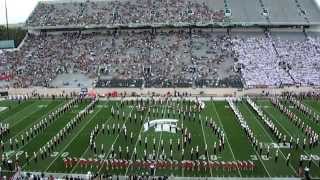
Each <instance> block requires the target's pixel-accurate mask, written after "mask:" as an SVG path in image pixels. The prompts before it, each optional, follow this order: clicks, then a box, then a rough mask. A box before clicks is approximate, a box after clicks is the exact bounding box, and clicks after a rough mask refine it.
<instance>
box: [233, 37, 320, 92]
mask: <svg viewBox="0 0 320 180" xmlns="http://www.w3.org/2000/svg"><path fill="white" fill-rule="evenodd" d="M267 36H269V35H267ZM233 43H234V44H233V45H234V46H233V48H234V50H235V51H236V54H237V55H236V57H238V59H239V64H240V66H241V74H242V77H243V79H244V80H245V83H246V86H249V87H250V86H284V85H294V84H295V85H301V86H306V85H309V86H313V85H315V86H319V85H320V74H319V72H320V71H319V70H320V62H319V61H318V59H319V56H320V40H319V38H311V37H309V38H307V39H306V40H304V41H295V40H283V39H274V38H271V37H262V38H261V37H259V38H248V39H238V38H235V39H234V40H233Z"/></svg>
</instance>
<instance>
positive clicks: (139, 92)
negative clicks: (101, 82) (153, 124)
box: [0, 87, 320, 97]
mask: <svg viewBox="0 0 320 180" xmlns="http://www.w3.org/2000/svg"><path fill="white" fill-rule="evenodd" d="M88 90H89V92H95V93H96V94H98V95H100V96H107V95H108V94H110V93H112V92H117V94H118V95H119V94H121V93H122V94H124V93H125V94H126V96H133V95H134V96H151V95H157V96H159V95H160V96H162V95H167V94H174V92H180V93H188V94H189V95H191V96H212V97H227V96H234V97H241V96H244V95H251V96H258V95H265V94H269V95H279V94H281V93H283V92H296V93H300V92H318V93H320V88H317V87H283V88H252V89H236V88H143V89H142V88H141V89H139V88H89V89H88ZM0 91H1V89H0ZM2 91H8V93H9V95H32V94H35V93H36V94H39V95H44V96H46V95H49V96H51V95H62V94H64V95H67V94H68V95H70V94H71V93H76V94H79V93H80V91H81V88H42V87H34V88H21V89H14V88H10V89H2Z"/></svg>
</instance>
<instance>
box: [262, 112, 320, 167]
mask: <svg viewBox="0 0 320 180" xmlns="http://www.w3.org/2000/svg"><path fill="white" fill-rule="evenodd" d="M266 113H267V114H269V115H270V116H271V118H272V119H274V120H275V121H277V124H279V125H280V126H281V128H282V129H283V130H284V131H285V132H286V133H287V135H290V136H292V134H291V133H290V132H289V131H288V130H287V129H286V128H285V127H283V126H282V124H281V123H280V122H279V121H278V120H277V119H276V118H274V116H273V115H272V114H271V113H268V112H266ZM286 119H287V118H286ZM288 121H289V120H288ZM292 137H293V136H292ZM301 150H302V151H303V152H304V153H305V154H306V155H308V156H310V155H309V154H308V153H307V152H306V151H305V150H303V149H301ZM311 161H312V162H313V163H314V164H315V165H316V166H318V164H317V162H314V160H312V158H311Z"/></svg>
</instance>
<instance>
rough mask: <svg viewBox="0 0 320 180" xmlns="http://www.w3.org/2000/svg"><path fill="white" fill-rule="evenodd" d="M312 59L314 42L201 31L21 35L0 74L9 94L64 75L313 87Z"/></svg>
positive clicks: (315, 68) (117, 81)
mask: <svg viewBox="0 0 320 180" xmlns="http://www.w3.org/2000/svg"><path fill="white" fill-rule="evenodd" d="M319 55H320V40H319V38H315V39H314V38H310V37H309V38H307V39H305V40H304V41H301V42H299V41H293V40H291V41H288V40H280V39H274V38H272V37H270V36H269V35H268V34H266V37H250V38H243V37H231V36H228V35H219V34H215V33H213V32H211V31H210V30H208V29H202V30H196V29H193V30H191V32H189V31H188V30H186V29H184V30H182V29H181V30H177V29H175V30H155V31H151V30H128V31H126V30H123V31H104V32H91V33H88V32H82V33H81V32H72V33H63V34H41V35H34V34H28V36H27V38H26V39H25V41H24V43H23V45H22V46H21V48H20V49H19V50H17V51H3V52H2V53H0V63H1V64H0V73H1V74H9V75H10V77H12V78H13V79H11V80H12V81H11V82H13V84H12V86H14V87H29V86H45V87H50V86H51V82H52V81H53V80H54V79H55V78H57V76H58V75H59V74H63V73H82V74H85V75H86V76H88V77H90V78H92V79H98V81H97V83H96V86H97V87H242V85H243V84H244V85H245V86H246V87H257V86H276V87H279V86H285V85H301V86H313V85H315V86H318V85H320V74H319V73H320V62H319V61H318V60H317V59H319ZM237 71H238V72H240V73H237Z"/></svg>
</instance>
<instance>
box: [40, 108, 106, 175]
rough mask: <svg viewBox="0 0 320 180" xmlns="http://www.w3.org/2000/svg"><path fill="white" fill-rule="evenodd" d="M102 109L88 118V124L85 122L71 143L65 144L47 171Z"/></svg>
mask: <svg viewBox="0 0 320 180" xmlns="http://www.w3.org/2000/svg"><path fill="white" fill-rule="evenodd" d="M100 111H101V109H99V110H98V111H97V112H95V113H94V115H93V116H92V117H91V118H90V119H88V120H87V122H86V124H84V125H83V126H82V128H81V129H80V130H79V131H77V133H76V134H75V135H74V136H73V138H72V139H71V140H70V141H69V143H68V144H66V145H65V146H64V148H63V149H62V150H61V151H60V153H59V154H58V155H57V156H56V158H55V159H54V160H53V161H52V162H51V163H50V164H49V166H48V167H47V168H46V170H45V172H47V171H48V170H49V168H50V167H51V166H52V164H53V163H54V162H55V161H56V160H57V159H58V158H59V157H60V156H59V155H60V154H61V153H63V152H64V151H65V150H66V149H67V148H68V147H69V146H70V144H71V143H72V142H73V141H74V140H75V139H76V138H77V137H78V136H79V134H80V133H81V132H82V131H83V129H84V128H86V127H87V126H88V124H89V123H90V122H91V121H92V119H94V117H95V116H96V115H97V114H98V113H99V112H100Z"/></svg>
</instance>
